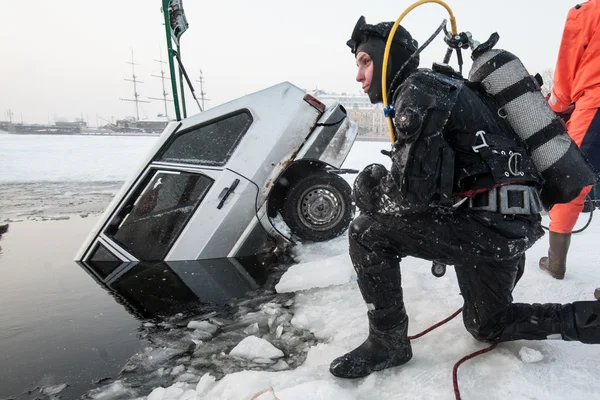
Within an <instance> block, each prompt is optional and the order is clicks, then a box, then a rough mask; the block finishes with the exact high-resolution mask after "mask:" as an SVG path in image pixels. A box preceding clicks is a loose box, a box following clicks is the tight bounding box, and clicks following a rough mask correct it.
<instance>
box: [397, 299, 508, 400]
mask: <svg viewBox="0 0 600 400" xmlns="http://www.w3.org/2000/svg"><path fill="white" fill-rule="evenodd" d="M461 312H462V307H461V308H459V309H458V310H456V311H455V312H454V314H452V315H451V316H449V317H448V318H446V319H444V320H443V321H440V322H438V323H437V324H435V325H433V326H432V327H430V328H427V329H425V330H424V331H423V332H421V333H417V334H416V335H413V336H409V337H408V339H409V340H413V339H418V338H420V337H421V336H423V335H425V334H427V333H429V332H431V331H432V330H434V329H436V328H439V327H440V326H442V325H444V324H445V323H446V322H448V321H450V320H451V319H452V318H454V317H456V316H457V315H458V314H460V313H461ZM497 345H498V343H494V344H492V345H491V346H489V347H486V348H485V349H482V350H479V351H476V352H474V353H471V354H469V355H468V356H465V357H463V358H461V359H460V360H458V362H457V363H456V364H454V368H452V384H453V385H454V397H455V398H456V400H461V398H460V391H459V390H458V367H459V366H460V365H461V364H462V363H464V362H465V361H468V360H470V359H471V358H474V357H477V356H478V355H480V354H484V353H487V352H488V351H491V350H493V349H494V348H496V346H497Z"/></svg>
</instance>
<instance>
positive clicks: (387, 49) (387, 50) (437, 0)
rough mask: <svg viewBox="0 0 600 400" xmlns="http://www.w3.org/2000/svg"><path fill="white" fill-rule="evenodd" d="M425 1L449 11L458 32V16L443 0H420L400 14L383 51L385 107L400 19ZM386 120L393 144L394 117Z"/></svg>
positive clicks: (453, 31)
mask: <svg viewBox="0 0 600 400" xmlns="http://www.w3.org/2000/svg"><path fill="white" fill-rule="evenodd" d="M425 3H437V4H439V5H441V6H443V7H444V8H445V9H446V10H447V11H448V14H449V15H450V27H451V29H452V33H453V34H455V35H456V34H457V33H458V30H457V29H456V18H454V14H453V13H452V10H451V9H450V7H449V6H448V5H447V4H446V3H444V2H443V1H441V0H419V1H417V2H415V3H413V4H412V5H411V6H409V7H408V8H407V9H406V10H404V12H403V13H402V14H400V16H399V17H398V19H397V20H396V23H395V24H394V26H392V30H391V31H390V34H389V35H388V38H387V42H386V44H385V52H384V53H383V69H382V71H381V89H382V95H383V107H384V108H387V107H388V106H389V103H388V98H387V87H386V85H387V82H386V76H387V65H388V59H389V57H390V48H391V47H392V40H393V39H394V35H395V34H396V30H397V29H398V26H399V25H400V21H402V20H403V19H404V17H406V14H408V13H409V12H411V11H412V10H413V9H415V8H417V7H418V6H420V5H421V4H425ZM386 120H387V126H388V130H389V131H390V140H391V141H392V144H393V143H394V126H393V125H392V117H391V116H387V117H386Z"/></svg>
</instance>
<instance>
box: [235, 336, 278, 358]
mask: <svg viewBox="0 0 600 400" xmlns="http://www.w3.org/2000/svg"><path fill="white" fill-rule="evenodd" d="M229 355H230V356H234V357H241V358H245V359H248V360H254V359H255V358H271V359H274V358H281V357H283V356H284V354H283V352H282V351H281V350H279V349H278V348H277V347H275V346H273V345H272V344H271V343H269V342H268V341H267V340H265V339H261V338H258V337H256V336H248V337H246V338H244V339H243V340H242V341H241V342H239V343H238V345H237V346H235V347H234V348H233V350H231V352H229Z"/></svg>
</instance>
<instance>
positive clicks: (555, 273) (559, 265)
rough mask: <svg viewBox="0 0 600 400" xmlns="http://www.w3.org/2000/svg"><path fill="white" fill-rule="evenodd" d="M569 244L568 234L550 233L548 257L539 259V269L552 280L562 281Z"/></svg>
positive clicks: (569, 237)
mask: <svg viewBox="0 0 600 400" xmlns="http://www.w3.org/2000/svg"><path fill="white" fill-rule="evenodd" d="M570 244H571V234H570V233H557V232H552V231H550V247H549V248H548V257H542V258H540V264H539V265H540V268H541V269H542V270H543V271H546V272H547V273H549V274H550V275H551V276H552V277H553V278H556V279H563V278H564V277H565V272H566V270H567V253H568V252H569V245H570Z"/></svg>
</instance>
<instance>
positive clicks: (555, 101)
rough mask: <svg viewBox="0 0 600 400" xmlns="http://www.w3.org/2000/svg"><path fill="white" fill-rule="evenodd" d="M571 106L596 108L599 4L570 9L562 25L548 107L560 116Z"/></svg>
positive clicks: (599, 101) (599, 0)
mask: <svg viewBox="0 0 600 400" xmlns="http://www.w3.org/2000/svg"><path fill="white" fill-rule="evenodd" d="M571 102H575V106H576V108H577V109H580V110H583V109H589V108H599V107H600V0H589V1H587V2H585V3H583V4H581V5H577V6H575V7H573V8H572V9H571V10H570V11H569V14H568V16H567V21H566V22H565V28H564V31H563V36H562V41H561V44H560V49H559V52H558V61H557V63H556V69H555V72H554V87H553V88H552V95H551V96H550V99H549V104H550V107H551V108H552V109H553V110H554V111H556V112H561V111H564V110H565V109H566V108H567V107H568V106H569V104H570V103H571Z"/></svg>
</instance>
